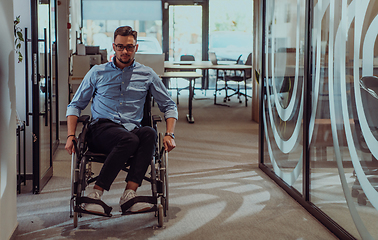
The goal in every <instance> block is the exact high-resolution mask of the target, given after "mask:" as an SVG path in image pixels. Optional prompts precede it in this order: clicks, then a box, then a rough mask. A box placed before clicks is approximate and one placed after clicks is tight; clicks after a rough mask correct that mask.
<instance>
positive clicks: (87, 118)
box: [77, 115, 91, 123]
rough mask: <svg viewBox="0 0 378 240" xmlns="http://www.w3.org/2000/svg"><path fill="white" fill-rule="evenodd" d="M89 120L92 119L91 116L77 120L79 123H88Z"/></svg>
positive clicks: (84, 116) (83, 116)
mask: <svg viewBox="0 0 378 240" xmlns="http://www.w3.org/2000/svg"><path fill="white" fill-rule="evenodd" d="M89 119H91V116H89V115H82V116H80V117H79V118H78V119H77V122H82V123H88V122H89Z"/></svg>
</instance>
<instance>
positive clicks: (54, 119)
mask: <svg viewBox="0 0 378 240" xmlns="http://www.w3.org/2000/svg"><path fill="white" fill-rule="evenodd" d="M56 6H57V0H53V1H51V2H50V7H49V9H50V28H51V41H50V43H49V46H50V51H49V56H50V58H51V61H50V63H49V64H51V68H50V69H51V74H50V75H51V78H50V81H51V89H50V91H51V94H50V103H51V118H50V119H51V131H52V134H51V142H52V151H53V152H52V155H53V156H54V154H55V151H56V150H57V149H58V146H59V111H58V99H59V98H58V54H57V46H58V40H57V36H58V34H57V20H56V18H57V15H56Z"/></svg>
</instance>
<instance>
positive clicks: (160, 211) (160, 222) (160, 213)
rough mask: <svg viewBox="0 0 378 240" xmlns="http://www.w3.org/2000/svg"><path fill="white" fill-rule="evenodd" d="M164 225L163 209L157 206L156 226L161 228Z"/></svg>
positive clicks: (161, 206)
mask: <svg viewBox="0 0 378 240" xmlns="http://www.w3.org/2000/svg"><path fill="white" fill-rule="evenodd" d="M163 225H164V209H163V205H161V204H159V205H158V226H159V227H163Z"/></svg>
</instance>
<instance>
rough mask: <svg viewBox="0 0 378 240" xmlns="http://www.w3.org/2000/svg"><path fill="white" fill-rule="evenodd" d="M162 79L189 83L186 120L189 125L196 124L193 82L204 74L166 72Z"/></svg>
mask: <svg viewBox="0 0 378 240" xmlns="http://www.w3.org/2000/svg"><path fill="white" fill-rule="evenodd" d="M160 77H161V78H162V79H164V78H184V79H187V80H188V81H189V102H188V111H189V112H188V114H187V115H186V119H187V120H188V122H189V123H194V117H193V112H192V111H193V105H192V104H193V96H194V89H193V80H194V79H196V78H200V77H202V74H199V73H197V72H164V74H163V75H161V76H160Z"/></svg>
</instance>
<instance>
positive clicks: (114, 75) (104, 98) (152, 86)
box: [66, 60, 178, 130]
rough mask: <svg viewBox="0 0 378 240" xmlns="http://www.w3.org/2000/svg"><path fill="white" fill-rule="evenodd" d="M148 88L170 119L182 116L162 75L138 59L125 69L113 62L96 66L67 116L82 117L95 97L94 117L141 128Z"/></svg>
mask: <svg viewBox="0 0 378 240" xmlns="http://www.w3.org/2000/svg"><path fill="white" fill-rule="evenodd" d="M113 61H114V60H113ZM148 90H150V92H151V94H152V96H153V97H154V100H155V102H156V103H157V104H158V106H159V109H160V111H161V112H163V113H164V117H165V118H166V119H167V118H176V119H177V118H178V113H177V106H176V103H175V102H174V101H173V100H172V98H171V97H170V96H169V93H168V91H167V89H166V87H165V86H164V84H163V82H162V81H161V79H160V78H159V76H158V75H157V74H156V73H155V72H154V71H153V70H152V69H151V68H150V67H147V66H144V65H142V64H140V63H138V62H135V61H134V63H133V64H132V65H131V66H130V67H125V68H124V69H120V68H118V67H117V66H116V65H115V64H114V63H113V62H108V63H105V64H101V65H95V66H93V67H92V68H91V69H90V70H89V72H88V73H87V74H86V75H85V77H84V79H83V81H82V82H81V84H80V86H79V88H78V89H77V91H76V93H75V96H74V97H73V99H72V101H71V103H70V104H69V105H68V107H67V113H66V116H69V115H75V116H78V117H79V116H80V113H81V110H83V109H85V107H86V106H87V105H88V103H89V102H90V100H91V99H92V106H91V111H92V118H93V119H99V118H106V119H110V120H112V121H114V122H116V123H120V124H122V125H123V126H124V127H125V128H126V129H128V130H132V129H134V128H135V127H140V121H141V120H142V118H143V107H144V102H145V99H146V95H147V91H148Z"/></svg>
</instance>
